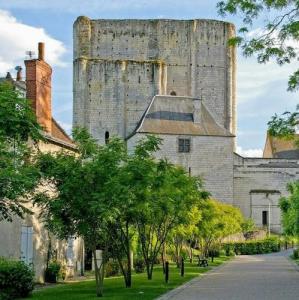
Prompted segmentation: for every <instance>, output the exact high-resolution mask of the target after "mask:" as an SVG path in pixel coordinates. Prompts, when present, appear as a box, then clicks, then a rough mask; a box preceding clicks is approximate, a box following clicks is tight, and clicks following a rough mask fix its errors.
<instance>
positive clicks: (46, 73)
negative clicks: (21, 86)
mask: <svg viewBox="0 0 299 300" xmlns="http://www.w3.org/2000/svg"><path fill="white" fill-rule="evenodd" d="M44 54H45V45H44V43H38V59H29V60H25V66H26V98H27V99H30V100H31V105H32V108H33V110H34V112H35V114H36V118H37V121H38V123H39V124H40V125H41V126H42V127H43V129H44V131H46V132H48V133H51V132H52V109H51V106H52V105H51V75H52V69H51V67H50V66H49V65H48V64H47V63H46V62H45V60H44Z"/></svg>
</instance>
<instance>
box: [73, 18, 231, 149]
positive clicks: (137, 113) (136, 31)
mask: <svg viewBox="0 0 299 300" xmlns="http://www.w3.org/2000/svg"><path fill="white" fill-rule="evenodd" d="M233 35H234V26H233V25H232V24H229V23H226V22H221V21H214V20H183V21H182V20H90V19H89V18H87V17H79V18H78V19H77V20H76V22H75V24H74V120H73V122H74V126H84V127H86V128H87V129H89V131H90V133H91V134H92V135H93V136H94V138H96V139H97V140H98V141H99V142H100V143H104V142H105V139H107V138H109V136H112V135H118V136H120V137H122V138H126V137H128V136H130V135H131V134H132V132H133V131H134V130H135V129H136V127H137V125H138V123H139V122H140V120H141V118H142V116H143V115H144V113H145V111H146V109H147V108H148V106H149V104H150V102H151V100H152V98H153V97H154V96H155V95H176V96H185V97H186V96H188V97H193V98H197V99H202V101H203V103H204V105H205V106H206V107H207V108H208V110H209V111H210V113H211V114H212V116H213V118H214V119H215V121H216V122H217V123H218V124H219V125H220V126H221V127H223V128H225V129H227V130H228V131H229V132H231V133H232V134H233V135H234V134H235V132H236V112H235V108H236V100H235V50H234V48H231V47H229V46H228V43H227V41H228V39H229V38H231V37H232V36H233Z"/></svg>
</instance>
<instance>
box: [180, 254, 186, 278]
mask: <svg viewBox="0 0 299 300" xmlns="http://www.w3.org/2000/svg"><path fill="white" fill-rule="evenodd" d="M184 274H185V264H184V259H183V258H182V260H181V276H182V277H184Z"/></svg>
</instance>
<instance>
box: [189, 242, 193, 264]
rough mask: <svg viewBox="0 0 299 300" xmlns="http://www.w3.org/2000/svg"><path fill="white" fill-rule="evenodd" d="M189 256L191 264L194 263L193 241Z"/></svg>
mask: <svg viewBox="0 0 299 300" xmlns="http://www.w3.org/2000/svg"><path fill="white" fill-rule="evenodd" d="M189 258H190V264H192V262H193V249H192V246H191V243H190V256H189Z"/></svg>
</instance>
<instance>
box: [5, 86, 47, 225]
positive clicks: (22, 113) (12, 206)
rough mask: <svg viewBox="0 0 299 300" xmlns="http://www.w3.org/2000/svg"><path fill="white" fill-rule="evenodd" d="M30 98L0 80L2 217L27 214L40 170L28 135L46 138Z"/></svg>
mask: <svg viewBox="0 0 299 300" xmlns="http://www.w3.org/2000/svg"><path fill="white" fill-rule="evenodd" d="M40 129H41V128H40V126H39V125H38V123H37V121H36V119H35V115H34V114H33V112H32V109H31V107H30V103H29V101H28V100H26V99H24V98H22V97H21V96H20V94H19V93H18V92H17V91H16V90H14V89H13V87H12V86H11V85H10V84H7V83H4V84H0V220H1V219H6V220H8V221H11V220H12V217H13V215H18V216H19V217H23V215H24V213H30V211H29V210H28V209H27V208H26V206H25V203H26V202H27V200H28V198H29V195H30V192H32V191H33V190H34V188H35V187H36V184H37V183H38V180H39V172H38V170H37V169H36V168H35V167H34V165H33V163H32V161H31V159H30V149H29V148H28V139H31V140H32V141H37V140H39V139H42V136H41V134H40Z"/></svg>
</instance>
